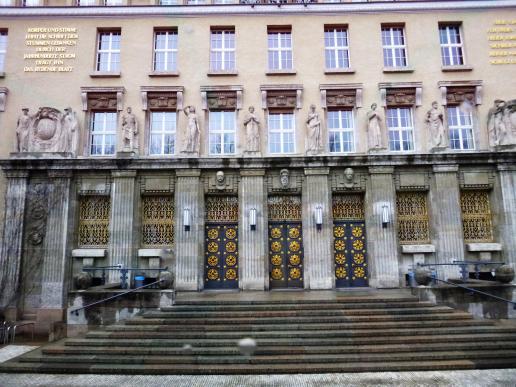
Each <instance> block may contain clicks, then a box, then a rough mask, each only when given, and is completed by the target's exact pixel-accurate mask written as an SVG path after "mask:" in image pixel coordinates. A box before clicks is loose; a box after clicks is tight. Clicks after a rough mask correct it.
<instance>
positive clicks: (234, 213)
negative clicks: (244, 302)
mask: <svg viewBox="0 0 516 387" xmlns="http://www.w3.org/2000/svg"><path fill="white" fill-rule="evenodd" d="M204 249H205V253H204V255H205V258H204V267H205V270H204V288H205V289H238V198H237V197H236V196H208V197H206V231H205V247H204Z"/></svg>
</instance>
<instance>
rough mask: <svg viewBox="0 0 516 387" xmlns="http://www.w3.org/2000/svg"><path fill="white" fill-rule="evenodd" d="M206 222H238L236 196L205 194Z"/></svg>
mask: <svg viewBox="0 0 516 387" xmlns="http://www.w3.org/2000/svg"><path fill="white" fill-rule="evenodd" d="M206 222H216V223H235V222H238V197H236V196H207V197H206Z"/></svg>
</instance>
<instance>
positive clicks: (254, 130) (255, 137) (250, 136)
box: [244, 106, 260, 153]
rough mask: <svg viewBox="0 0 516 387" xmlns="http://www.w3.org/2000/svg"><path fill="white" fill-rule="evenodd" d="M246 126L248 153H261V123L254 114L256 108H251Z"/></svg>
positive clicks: (245, 122)
mask: <svg viewBox="0 0 516 387" xmlns="http://www.w3.org/2000/svg"><path fill="white" fill-rule="evenodd" d="M244 126H245V132H246V136H247V149H246V152H249V153H253V152H260V121H259V120H258V117H257V116H256V114H255V113H254V106H249V113H247V116H246V117H245V119H244Z"/></svg>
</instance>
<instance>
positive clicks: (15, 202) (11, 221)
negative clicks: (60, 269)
mask: <svg viewBox="0 0 516 387" xmlns="http://www.w3.org/2000/svg"><path fill="white" fill-rule="evenodd" d="M5 175H6V177H7V191H6V195H5V218H4V235H3V238H2V239H1V240H0V301H1V303H0V306H1V307H6V306H9V305H11V306H12V307H14V308H15V307H16V305H15V301H16V300H15V297H16V293H17V291H18V287H19V285H20V284H19V281H20V263H21V257H22V245H23V219H24V217H25V197H26V194H27V185H28V176H29V172H28V171H5Z"/></svg>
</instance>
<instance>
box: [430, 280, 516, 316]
mask: <svg viewBox="0 0 516 387" xmlns="http://www.w3.org/2000/svg"><path fill="white" fill-rule="evenodd" d="M432 280H435V281H441V282H444V283H445V284H448V285H453V286H456V287H458V288H461V289H464V290H467V291H470V292H473V293H478V294H482V295H483V296H488V297H491V298H494V299H496V300H498V301H504V302H507V303H508V304H512V308H513V309H515V310H516V302H514V301H511V300H507V299H505V298H502V297H498V296H495V295H494V294H490V293H486V292H482V291H480V290H476V289H473V288H470V287H468V286H464V285H459V284H456V283H454V282H450V281H446V280H443V279H440V278H437V277H432Z"/></svg>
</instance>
